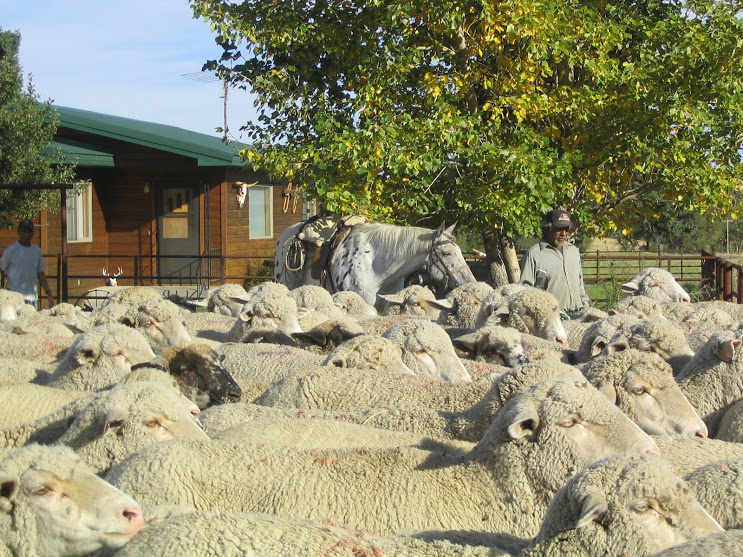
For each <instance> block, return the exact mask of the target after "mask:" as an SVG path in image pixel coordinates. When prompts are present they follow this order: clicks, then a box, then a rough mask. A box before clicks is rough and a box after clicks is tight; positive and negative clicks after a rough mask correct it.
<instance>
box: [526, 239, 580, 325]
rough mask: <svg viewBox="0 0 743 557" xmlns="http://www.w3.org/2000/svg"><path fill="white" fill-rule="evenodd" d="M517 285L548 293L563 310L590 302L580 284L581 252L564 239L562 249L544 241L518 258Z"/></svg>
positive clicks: (577, 309) (566, 311) (570, 311)
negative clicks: (518, 278) (519, 263)
mask: <svg viewBox="0 0 743 557" xmlns="http://www.w3.org/2000/svg"><path fill="white" fill-rule="evenodd" d="M519 284H526V285H527V286H534V287H536V288H540V289H541V290H546V291H547V292H550V293H551V294H553V295H554V296H555V297H556V298H557V301H558V302H559V304H560V310H561V311H564V312H565V313H573V312H576V311H580V310H581V309H583V308H585V307H587V306H589V305H590V304H591V300H590V298H589V297H588V294H586V288H585V286H584V284H583V267H582V266H581V262H580V252H579V251H578V248H576V247H575V246H574V245H573V244H569V243H567V242H566V243H564V244H563V246H562V251H560V250H558V249H556V248H554V247H552V246H551V245H550V244H549V243H548V242H546V241H545V240H541V241H540V242H539V243H537V244H534V245H533V246H532V247H530V248H529V250H528V251H527V252H526V253H525V254H524V258H523V259H522V260H521V280H520V281H519Z"/></svg>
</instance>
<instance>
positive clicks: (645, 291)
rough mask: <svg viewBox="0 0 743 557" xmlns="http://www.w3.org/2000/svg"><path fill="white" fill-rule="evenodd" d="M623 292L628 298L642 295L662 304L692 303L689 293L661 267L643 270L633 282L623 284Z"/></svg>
mask: <svg viewBox="0 0 743 557" xmlns="http://www.w3.org/2000/svg"><path fill="white" fill-rule="evenodd" d="M622 292H624V293H625V295H627V296H637V295H638V294H640V295H643V296H647V297H648V298H652V299H654V300H658V301H660V302H691V297H690V296H689V293H688V292H686V290H684V288H683V287H682V286H681V285H680V284H679V283H678V282H677V281H676V278H675V277H674V276H673V275H672V274H671V273H670V272H668V271H666V270H665V269H661V268H660V267H647V268H645V269H643V270H642V271H640V272H639V273H637V274H636V275H635V277H634V278H633V279H632V280H630V281H629V282H625V283H624V284H622Z"/></svg>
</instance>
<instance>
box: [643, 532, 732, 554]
mask: <svg viewBox="0 0 743 557" xmlns="http://www.w3.org/2000/svg"><path fill="white" fill-rule="evenodd" d="M700 555H704V556H705V557H730V556H731V555H743V530H727V531H725V532H722V533H721V534H712V535H710V536H705V537H703V538H697V539H694V540H690V541H688V542H686V543H684V544H681V545H677V546H675V547H672V548H670V549H666V550H665V551H661V552H660V553H656V555H655V557H699V556H700Z"/></svg>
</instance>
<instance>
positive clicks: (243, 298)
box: [230, 296, 252, 304]
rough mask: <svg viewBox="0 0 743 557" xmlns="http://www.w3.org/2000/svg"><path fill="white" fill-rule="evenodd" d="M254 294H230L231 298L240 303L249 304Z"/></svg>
mask: <svg viewBox="0 0 743 557" xmlns="http://www.w3.org/2000/svg"><path fill="white" fill-rule="evenodd" d="M251 297H252V296H230V300H231V301H233V302H237V303H238V304H247V303H248V302H249V301H250V298H251Z"/></svg>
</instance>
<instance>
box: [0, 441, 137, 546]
mask: <svg viewBox="0 0 743 557" xmlns="http://www.w3.org/2000/svg"><path fill="white" fill-rule="evenodd" d="M0 486H2V489H0V540H2V541H0V553H3V554H4V555H27V556H34V555H43V556H44V557H65V556H71V555H88V554H89V553H92V552H94V551H96V550H99V549H116V548H119V547H121V546H123V545H124V544H125V543H126V542H127V541H129V540H130V539H131V538H132V537H133V536H134V535H135V534H137V532H139V530H140V529H141V528H142V526H143V525H144V522H143V519H142V508H141V507H140V506H139V505H138V504H137V503H136V502H135V501H134V499H132V498H131V497H130V496H129V495H127V494H125V493H123V492H121V491H120V490H118V489H116V488H115V487H113V486H112V485H110V484H109V483H107V482H105V481H103V480H102V479H100V478H99V477H98V476H96V475H95V474H94V473H93V472H92V471H91V470H90V469H89V468H88V467H87V466H86V465H85V464H84V463H83V462H82V460H81V459H80V457H79V456H77V455H76V454H75V453H74V452H73V451H72V450H71V449H69V448H67V447H45V446H41V445H30V446H28V447H23V448H20V449H15V450H13V451H8V452H4V453H0Z"/></svg>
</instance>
